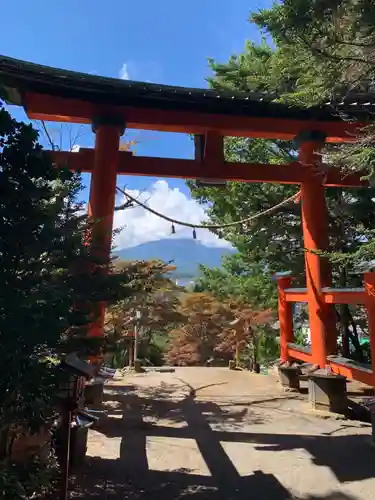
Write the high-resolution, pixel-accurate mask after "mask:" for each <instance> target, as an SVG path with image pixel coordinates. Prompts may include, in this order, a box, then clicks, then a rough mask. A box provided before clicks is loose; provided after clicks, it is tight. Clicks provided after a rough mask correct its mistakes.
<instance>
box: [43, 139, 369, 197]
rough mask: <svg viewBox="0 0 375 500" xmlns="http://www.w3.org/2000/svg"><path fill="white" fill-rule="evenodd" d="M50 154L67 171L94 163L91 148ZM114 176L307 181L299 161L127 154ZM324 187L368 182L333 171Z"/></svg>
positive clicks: (85, 169)
mask: <svg viewBox="0 0 375 500" xmlns="http://www.w3.org/2000/svg"><path fill="white" fill-rule="evenodd" d="M51 155H52V157H53V159H54V161H56V163H59V164H64V165H67V166H68V168H69V169H70V170H73V171H78V170H79V171H81V172H92V169H93V164H94V151H93V150H92V149H87V148H81V149H80V150H79V152H78V153H70V152H66V151H53V152H52V151H51ZM117 173H118V174H120V175H121V174H122V175H141V176H143V175H144V176H150V177H173V178H181V179H199V178H205V179H218V180H228V181H238V182H270V183H281V184H300V183H301V182H303V181H304V180H305V179H307V176H306V172H305V170H304V169H303V167H302V165H300V163H298V162H295V163H290V164H285V165H272V164H271V165H266V164H262V163H225V162H222V163H220V162H217V163H216V162H215V163H214V164H209V165H205V164H202V163H201V162H199V161H197V160H184V159H174V158H155V157H147V156H132V154H131V153H130V152H127V151H120V152H119V162H118V167H117ZM325 185H326V186H347V187H350V186H352V187H361V186H367V183H366V182H365V181H361V180H360V175H352V176H350V177H349V176H347V177H344V176H343V175H342V174H341V173H340V172H339V171H334V170H333V169H332V170H331V172H330V173H329V175H328V177H327V181H326V184H325Z"/></svg>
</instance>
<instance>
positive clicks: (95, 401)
mask: <svg viewBox="0 0 375 500" xmlns="http://www.w3.org/2000/svg"><path fill="white" fill-rule="evenodd" d="M103 392H104V379H102V378H99V377H97V378H95V379H93V380H91V381H90V382H88V384H87V385H86V386H85V404H86V405H87V406H91V407H92V408H101V406H102V404H103Z"/></svg>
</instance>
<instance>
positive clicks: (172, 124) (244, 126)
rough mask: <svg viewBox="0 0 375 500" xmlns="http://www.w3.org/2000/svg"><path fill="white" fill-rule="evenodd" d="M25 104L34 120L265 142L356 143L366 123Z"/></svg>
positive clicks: (29, 96)
mask: <svg viewBox="0 0 375 500" xmlns="http://www.w3.org/2000/svg"><path fill="white" fill-rule="evenodd" d="M24 103H25V109H26V112H27V115H28V117H29V118H30V119H33V120H46V121H59V122H72V123H91V121H92V117H93V116H94V115H96V114H103V113H106V114H108V113H112V114H117V115H121V116H122V117H123V118H124V119H125V122H126V125H127V128H128V129H142V130H157V131H160V132H181V133H185V134H204V133H206V132H208V131H212V132H214V131H216V132H220V134H221V135H223V136H234V137H261V138H265V139H283V140H291V139H294V137H295V136H297V135H298V134H299V133H301V132H303V131H305V130H320V131H322V132H324V133H325V134H326V136H327V142H354V141H355V134H356V132H357V131H358V130H360V129H361V128H363V124H359V123H358V124H353V123H349V122H345V121H337V122H328V121H313V120H309V121H303V120H300V121H299V120H286V119H282V118H280V119H277V118H261V117H248V116H232V115H219V114H208V113H196V112H189V111H172V110H162V109H147V108H133V107H108V106H105V105H104V104H103V105H98V104H96V105H94V104H93V103H90V102H86V101H80V100H78V99H68V98H64V97H54V96H48V95H45V94H38V93H35V92H26V93H25V95H24Z"/></svg>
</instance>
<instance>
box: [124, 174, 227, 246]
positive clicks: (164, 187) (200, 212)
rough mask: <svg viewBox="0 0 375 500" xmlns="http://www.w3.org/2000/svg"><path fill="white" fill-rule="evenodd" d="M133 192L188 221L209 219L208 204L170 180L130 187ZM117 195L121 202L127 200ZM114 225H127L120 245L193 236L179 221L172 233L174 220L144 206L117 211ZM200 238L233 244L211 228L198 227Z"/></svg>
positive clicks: (212, 243) (205, 241) (216, 243)
mask: <svg viewBox="0 0 375 500" xmlns="http://www.w3.org/2000/svg"><path fill="white" fill-rule="evenodd" d="M127 191H128V192H129V194H130V195H132V196H133V197H135V198H137V199H139V200H140V201H142V202H143V203H145V202H146V203H147V205H148V206H149V207H150V208H153V209H154V210H156V211H158V212H160V213H162V214H164V215H167V216H169V217H172V218H174V219H178V220H181V221H184V222H190V223H192V224H201V223H202V222H204V221H205V220H207V215H206V213H205V210H204V207H203V206H202V205H199V204H198V203H197V202H196V201H195V200H193V199H191V198H189V197H188V196H186V194H184V193H183V192H181V191H180V190H179V189H178V188H170V187H169V185H168V182H167V181H164V180H160V181H157V182H155V183H154V184H153V185H152V186H151V187H150V188H149V189H148V190H147V191H142V192H140V191H138V190H130V189H128V190H127ZM123 202H124V200H123V198H122V199H121V198H118V199H117V205H119V204H121V203H123ZM114 228H115V229H118V228H123V230H122V231H121V232H120V233H119V234H118V235H116V237H115V245H116V248H117V249H119V250H120V249H122V248H127V247H132V246H136V245H139V244H140V243H146V242H148V241H156V240H160V239H164V238H192V237H193V236H192V229H191V228H187V227H183V226H178V225H177V224H176V225H175V229H176V234H173V235H172V234H171V223H170V222H167V221H165V220H163V219H161V218H160V217H157V216H155V215H153V214H151V213H150V212H148V211H147V210H145V209H144V208H142V207H135V208H129V209H126V210H122V211H119V212H116V213H115V219H114ZM196 232H197V240H198V241H200V242H201V243H203V244H204V245H206V246H216V247H227V248H228V247H230V244H229V243H228V242H227V241H225V240H222V239H219V238H218V237H217V236H216V235H214V234H213V233H211V232H210V231H208V230H207V229H197V230H196Z"/></svg>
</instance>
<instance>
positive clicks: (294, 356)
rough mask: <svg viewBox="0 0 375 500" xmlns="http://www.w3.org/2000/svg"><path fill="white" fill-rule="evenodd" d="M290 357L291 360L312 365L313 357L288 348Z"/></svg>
mask: <svg viewBox="0 0 375 500" xmlns="http://www.w3.org/2000/svg"><path fill="white" fill-rule="evenodd" d="M288 356H289V358H291V359H298V360H300V361H303V362H304V363H312V355H311V354H308V353H307V352H302V351H298V350H297V349H293V348H292V347H288Z"/></svg>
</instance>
